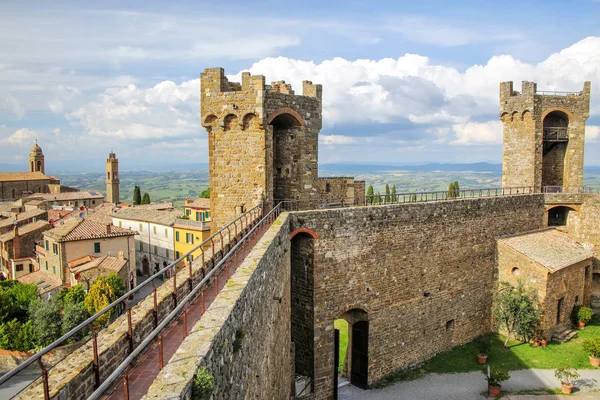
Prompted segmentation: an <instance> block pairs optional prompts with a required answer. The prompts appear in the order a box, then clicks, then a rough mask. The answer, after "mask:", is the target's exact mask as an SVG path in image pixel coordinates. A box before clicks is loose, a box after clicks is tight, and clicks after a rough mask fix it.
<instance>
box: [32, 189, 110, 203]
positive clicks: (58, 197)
mask: <svg viewBox="0 0 600 400" xmlns="http://www.w3.org/2000/svg"><path fill="white" fill-rule="evenodd" d="M29 197H30V198H36V199H43V200H45V201H69V200H87V199H104V195H103V194H102V193H98V192H93V191H92V192H64V193H42V194H39V193H34V194H32V195H31V196H29Z"/></svg>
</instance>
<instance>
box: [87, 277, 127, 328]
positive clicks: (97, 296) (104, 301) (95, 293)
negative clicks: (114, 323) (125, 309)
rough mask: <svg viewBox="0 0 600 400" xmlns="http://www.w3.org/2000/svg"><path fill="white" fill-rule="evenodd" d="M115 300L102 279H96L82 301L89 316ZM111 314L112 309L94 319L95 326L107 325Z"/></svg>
mask: <svg viewBox="0 0 600 400" xmlns="http://www.w3.org/2000/svg"><path fill="white" fill-rule="evenodd" d="M119 279H120V278H119ZM116 299H117V297H116V296H115V293H114V292H113V289H112V288H111V286H110V285H109V284H108V283H107V282H105V281H104V280H103V279H101V278H98V280H97V281H96V282H94V283H93V284H92V286H91V287H90V290H89V291H88V294H87V296H85V300H84V301H83V305H84V307H85V309H86V310H87V312H89V313H90V314H96V313H97V312H98V311H100V310H102V309H103V308H105V307H106V306H108V305H109V304H110V303H112V302H113V301H115V300H116ZM113 312H114V308H112V309H110V310H109V311H107V312H105V313H104V314H102V315H101V316H100V317H98V318H97V319H96V324H98V325H103V324H105V323H107V322H108V321H109V320H110V316H111V315H112V313H113Z"/></svg>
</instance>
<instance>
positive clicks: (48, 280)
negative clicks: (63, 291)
mask: <svg viewBox="0 0 600 400" xmlns="http://www.w3.org/2000/svg"><path fill="white" fill-rule="evenodd" d="M17 280H18V281H19V282H21V283H33V284H36V285H37V286H38V287H39V288H40V294H45V293H47V292H50V291H52V290H54V289H56V288H59V287H61V286H62V282H61V281H60V280H59V279H58V278H57V277H56V276H54V275H52V274H50V273H48V272H46V271H42V270H37V271H35V272H32V273H30V274H27V275H23V276H21V277H19V278H17Z"/></svg>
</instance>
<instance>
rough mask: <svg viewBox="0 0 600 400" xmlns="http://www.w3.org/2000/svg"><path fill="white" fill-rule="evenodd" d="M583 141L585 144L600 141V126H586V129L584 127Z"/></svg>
mask: <svg viewBox="0 0 600 400" xmlns="http://www.w3.org/2000/svg"><path fill="white" fill-rule="evenodd" d="M585 140H586V141H587V142H598V141H600V126H598V125H586V127H585Z"/></svg>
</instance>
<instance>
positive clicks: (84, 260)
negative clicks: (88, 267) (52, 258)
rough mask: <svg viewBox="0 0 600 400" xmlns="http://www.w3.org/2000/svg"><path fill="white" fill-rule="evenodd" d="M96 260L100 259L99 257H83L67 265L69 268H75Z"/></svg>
mask: <svg viewBox="0 0 600 400" xmlns="http://www.w3.org/2000/svg"><path fill="white" fill-rule="evenodd" d="M96 258H98V257H94V256H90V255H87V256H83V257H80V258H77V259H75V260H73V261H69V262H68V263H67V266H68V267H69V268H75V267H78V266H80V265H82V264H85V263H89V262H90V261H92V260H95V259H96Z"/></svg>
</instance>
